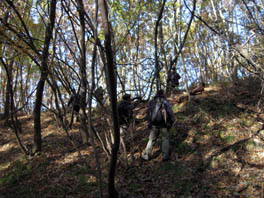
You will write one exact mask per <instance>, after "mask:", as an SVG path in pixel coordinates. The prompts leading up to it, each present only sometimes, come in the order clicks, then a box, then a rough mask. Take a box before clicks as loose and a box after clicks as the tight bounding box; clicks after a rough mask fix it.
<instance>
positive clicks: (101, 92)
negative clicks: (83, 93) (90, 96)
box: [94, 86, 105, 104]
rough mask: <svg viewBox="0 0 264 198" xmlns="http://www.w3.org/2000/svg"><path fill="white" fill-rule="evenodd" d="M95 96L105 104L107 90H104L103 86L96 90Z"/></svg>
mask: <svg viewBox="0 0 264 198" xmlns="http://www.w3.org/2000/svg"><path fill="white" fill-rule="evenodd" d="M94 93H95V96H96V98H97V99H98V100H100V102H101V103H102V104H104V94H105V90H104V89H103V87H102V86H100V87H98V88H97V89H96V90H95V92H94Z"/></svg>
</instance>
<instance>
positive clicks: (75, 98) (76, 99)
mask: <svg viewBox="0 0 264 198" xmlns="http://www.w3.org/2000/svg"><path fill="white" fill-rule="evenodd" d="M80 100H81V96H80V95H79V94H75V93H73V94H72V95H71V97H70V100H69V102H68V105H67V106H68V108H70V110H71V113H72V116H71V124H70V126H71V125H72V123H73V119H74V115H75V117H76V121H77V122H79V121H80V118H79V112H80V102H81V101H80Z"/></svg>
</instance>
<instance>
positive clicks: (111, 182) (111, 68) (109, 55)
mask: <svg viewBox="0 0 264 198" xmlns="http://www.w3.org/2000/svg"><path fill="white" fill-rule="evenodd" d="M99 8H100V9H101V14H102V23H103V29H104V36H105V52H106V59H107V67H106V75H107V77H108V78H107V80H108V81H107V85H108V87H109V88H108V91H109V96H110V101H111V109H112V121H113V127H114V144H113V147H112V153H111V161H110V168H109V175H108V193H109V197H110V198H118V192H117V191H116V189H115V171H116V163H117V153H118V149H119V144H120V131H119V122H118V115H117V99H116V98H117V94H116V75H115V65H114V60H113V51H112V47H111V37H112V36H111V30H110V24H109V22H108V8H107V3H106V1H105V0H99Z"/></svg>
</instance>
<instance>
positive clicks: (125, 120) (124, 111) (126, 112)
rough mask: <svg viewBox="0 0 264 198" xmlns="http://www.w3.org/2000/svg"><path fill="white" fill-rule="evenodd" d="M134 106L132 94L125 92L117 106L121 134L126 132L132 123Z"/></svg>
mask: <svg viewBox="0 0 264 198" xmlns="http://www.w3.org/2000/svg"><path fill="white" fill-rule="evenodd" d="M133 108H134V107H133V104H132V100H131V95H130V94H125V95H124V96H123V97H122V100H121V101H120V103H119V104H118V107H117V111H118V117H119V125H120V134H121V135H123V134H125V132H126V131H127V129H128V128H129V127H130V124H131V123H132V120H133Z"/></svg>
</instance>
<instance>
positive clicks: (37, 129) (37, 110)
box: [33, 0, 57, 154]
mask: <svg viewBox="0 0 264 198" xmlns="http://www.w3.org/2000/svg"><path fill="white" fill-rule="evenodd" d="M56 3H57V1H56V0H52V1H51V7H50V13H49V17H50V19H49V20H50V21H49V23H48V26H47V29H46V34H45V41H44V48H43V52H42V56H41V68H40V71H41V76H40V80H39V82H38V86H37V93H36V100H35V106H34V147H33V154H34V153H36V152H41V142H42V140H41V118H40V116H41V105H42V98H43V91H44V86H45V81H46V80H47V77H48V64H47V62H48V56H49V45H50V40H51V38H52V31H53V27H54V23H55V18H56Z"/></svg>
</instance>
